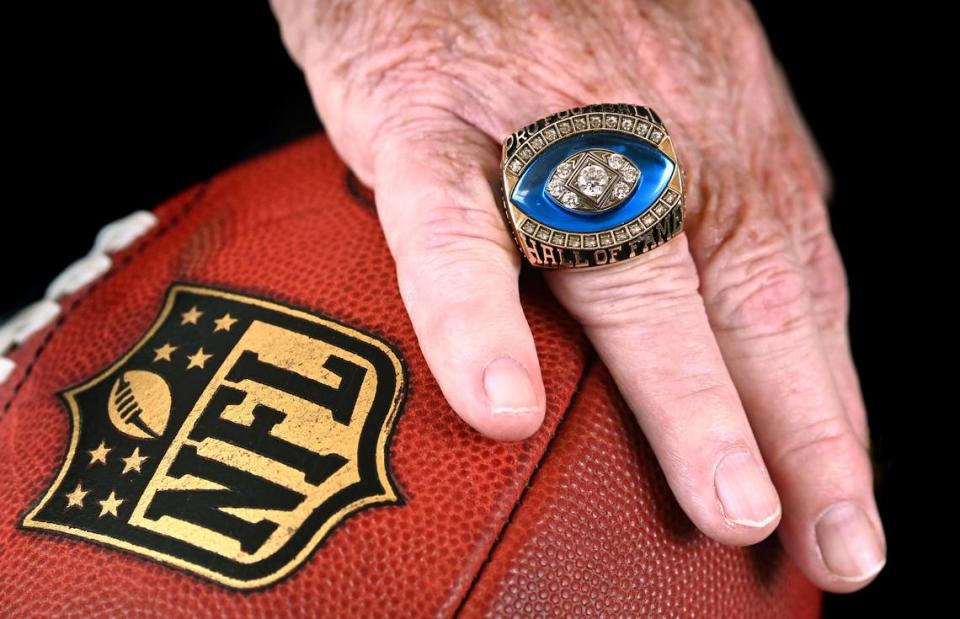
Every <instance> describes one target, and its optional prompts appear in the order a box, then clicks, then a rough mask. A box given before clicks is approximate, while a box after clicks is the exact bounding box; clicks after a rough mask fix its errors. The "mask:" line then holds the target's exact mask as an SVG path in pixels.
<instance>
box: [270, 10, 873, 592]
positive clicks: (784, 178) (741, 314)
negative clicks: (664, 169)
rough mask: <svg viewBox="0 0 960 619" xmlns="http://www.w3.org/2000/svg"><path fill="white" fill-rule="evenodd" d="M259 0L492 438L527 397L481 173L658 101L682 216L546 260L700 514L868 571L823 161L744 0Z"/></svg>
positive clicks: (856, 407) (449, 391) (509, 277)
mask: <svg viewBox="0 0 960 619" xmlns="http://www.w3.org/2000/svg"><path fill="white" fill-rule="evenodd" d="M274 8H275V12H276V14H277V16H278V19H279V21H280V23H281V26H282V29H283V35H284V39H285V41H286V44H287V46H288V48H289V49H290V51H291V54H292V55H293V57H294V58H295V60H296V61H297V62H298V63H299V64H300V65H301V67H302V68H303V69H304V71H305V73H306V76H307V80H308V83H309V85H310V88H311V91H312V94H313V98H314V101H315V104H316V107H317V110H318V112H319V114H320V116H321V118H322V120H323V122H324V125H325V126H326V128H327V132H328V134H329V136H330V138H331V140H332V142H333V144H334V145H335V147H336V148H337V150H338V152H339V153H340V154H341V156H342V157H343V158H344V159H345V161H346V162H347V163H348V164H349V165H350V166H351V167H352V168H353V170H354V171H355V173H356V174H357V175H358V176H359V177H360V179H361V180H362V181H363V182H365V183H366V184H368V185H370V186H372V187H373V188H374V190H375V193H376V200H377V210H378V213H379V216H380V220H381V224H382V226H383V229H384V232H385V235H386V239H387V242H388V244H389V247H390V250H391V252H392V253H393V256H394V258H395V260H396V265H397V275H398V281H399V285H400V292H401V295H402V297H403V300H404V303H405V304H406V307H407V310H408V312H409V314H410V318H411V320H412V322H413V326H414V329H415V331H416V333H417V337H418V340H419V342H420V346H421V348H422V350H423V354H424V357H425V358H426V360H427V363H428V364H429V366H430V368H431V371H432V372H433V374H434V376H435V377H436V379H437V382H438V383H439V385H440V388H441V389H442V391H443V393H444V394H445V396H446V398H447V399H448V401H449V402H450V404H451V406H452V407H453V408H454V410H456V412H457V413H458V414H459V415H460V416H461V417H462V418H463V419H464V420H465V421H466V422H467V423H469V424H470V425H471V426H473V427H474V428H476V429H477V430H479V431H480V432H482V433H483V434H485V435H487V436H490V437H492V438H496V439H504V440H517V439H522V438H525V437H527V436H529V435H530V434H532V433H533V432H534V431H535V430H536V429H537V428H538V427H539V425H540V423H541V421H542V419H543V414H544V400H545V397H544V389H543V383H542V380H541V374H540V368H539V365H538V362H537V355H536V351H535V349H534V343H533V338H532V336H531V333H530V329H529V327H528V326H527V324H526V322H525V320H524V315H523V312H522V309H521V306H520V300H519V294H518V286H517V275H518V271H519V268H520V256H519V254H518V252H517V250H516V248H515V246H514V244H513V241H512V240H511V238H510V235H509V233H508V231H507V229H506V227H505V225H504V222H503V220H502V217H501V215H500V212H499V207H498V205H497V202H496V197H495V196H496V193H495V187H496V186H497V185H496V184H497V183H498V182H499V180H498V179H499V169H498V168H499V146H498V142H499V140H501V139H503V138H504V137H505V136H507V135H508V134H509V133H511V132H512V131H514V130H515V129H516V128H518V127H520V126H522V125H525V124H527V123H530V122H532V121H534V120H535V119H537V118H541V117H543V116H546V115H547V114H549V113H551V112H556V111H559V110H563V109H567V108H570V107H574V106H579V105H585V104H589V103H599V102H620V101H623V102H630V103H637V104H642V105H649V106H650V107H652V108H653V109H655V110H656V111H657V112H658V113H659V115H660V116H661V117H662V118H663V120H664V122H665V123H666V125H667V127H668V129H669V130H670V133H671V136H672V137H673V140H674V144H675V145H676V147H677V150H678V155H679V158H680V161H681V163H682V164H683V165H684V167H685V168H686V171H687V176H686V186H687V199H686V204H687V219H686V224H685V227H686V228H685V229H686V232H685V233H683V234H681V235H679V236H678V237H677V238H676V239H674V240H672V241H670V242H669V243H667V244H665V245H664V246H662V247H660V248H657V249H655V250H653V251H652V252H650V253H648V254H645V255H643V256H641V257H638V258H636V259H633V260H630V261H627V262H624V263H620V264H617V265H613V266H607V267H604V268H600V269H587V270H584V271H566V272H550V273H547V274H546V275H545V276H546V278H547V280H548V282H549V285H550V286H551V288H552V290H553V292H554V294H555V295H556V296H557V298H558V299H559V301H560V302H561V303H562V304H563V305H564V307H566V309H567V310H568V311H569V312H570V313H571V314H572V315H573V316H574V317H575V318H577V319H578V320H579V321H580V323H581V324H582V325H583V327H584V330H585V332H586V334H587V336H588V337H589V338H590V340H591V342H592V343H593V345H594V346H595V348H596V349H597V351H598V354H599V355H600V357H601V358H602V359H603V361H604V362H605V363H606V365H607V366H608V368H609V369H610V372H611V374H612V375H613V377H614V379H615V380H616V382H617V385H618V386H619V388H620V390H621V392H622V394H623V396H624V398H625V400H626V402H627V403H628V404H629V406H630V407H631V409H632V410H633V411H634V412H635V414H636V417H637V420H638V421H639V423H640V426H641V428H642V429H643V431H644V433H645V435H646V437H647V438H648V440H649V441H650V444H651V446H652V447H653V449H654V451H655V452H656V454H657V457H658V459H659V461H660V464H661V466H662V468H663V470H664V472H665V474H666V477H667V480H668V482H669V484H670V486H671V489H672V490H673V492H674V494H675V495H676V497H677V500H678V501H679V503H680V505H681V506H682V507H683V509H684V510H685V512H686V513H687V514H688V515H689V517H690V519H691V520H692V521H693V522H694V523H695V524H696V526H697V527H698V528H699V529H701V530H702V531H703V532H704V533H705V534H707V535H708V536H710V537H712V538H714V539H717V540H719V541H721V542H725V543H729V544H736V545H746V544H752V543H755V542H758V541H760V540H761V539H763V538H765V537H766V536H768V535H769V534H770V533H771V532H772V531H773V530H774V528H776V527H777V525H778V524H779V531H780V536H781V540H782V542H783V545H784V547H785V548H786V550H787V552H788V553H789V554H790V555H791V556H792V558H793V559H794V560H795V561H796V563H797V564H798V565H799V566H800V568H801V569H802V570H803V571H804V572H805V573H806V575H807V576H808V578H810V580H811V581H813V582H814V583H816V584H817V585H819V586H820V587H822V588H824V589H827V590H830V591H836V592H844V591H853V590H856V589H859V588H860V587H862V586H864V585H865V584H866V583H867V582H869V581H870V580H871V579H872V578H873V577H874V575H875V574H876V573H877V572H879V570H880V569H881V568H882V566H883V564H884V562H885V556H886V550H885V549H886V544H885V541H884V535H883V529H882V525H881V522H880V518H879V515H878V512H877V508H876V503H875V500H874V497H873V492H872V471H871V466H870V458H869V453H868V450H869V433H868V430H867V421H866V413H865V410H864V405H863V401H862V398H861V395H860V390H859V384H858V380H857V375H856V370H855V368H854V365H853V362H852V359H851V356H850V352H849V347H848V342H847V331H846V317H847V293H846V281H845V275H844V271H843V267H842V264H841V261H840V258H839V255H838V253H837V250H836V247H835V244H834V241H833V238H832V236H831V234H830V227H829V220H828V214H827V210H826V205H825V203H826V199H827V198H828V196H829V191H830V189H829V184H830V181H829V177H828V173H827V171H826V170H825V166H824V165H823V163H822V162H821V160H820V157H819V153H818V151H817V149H816V147H815V145H814V144H813V142H812V140H811V138H810V136H809V134H808V132H807V130H806V128H805V126H804V125H803V121H802V120H801V118H800V116H799V114H798V113H797V111H796V109H795V107H794V103H793V101H792V98H791V96H790V93H789V91H788V88H787V86H786V84H785V81H784V80H783V79H782V76H781V74H780V72H779V68H778V66H777V65H776V63H775V61H774V60H773V58H772V56H771V54H770V51H769V49H768V46H767V43H766V40H765V38H764V35H763V32H762V29H761V27H760V25H759V23H758V22H757V19H756V17H755V15H754V14H753V12H752V10H751V8H750V6H749V5H748V4H747V3H745V2H743V1H742V0H689V1H683V2H676V1H670V2H668V1H665V0H661V1H657V0H646V1H644V0H638V1H636V2H616V1H612V0H611V1H610V2H592V3H584V2H577V1H575V0H559V1H558V0H554V1H551V2H527V3H516V2H507V1H504V0H468V1H463V2H447V1H445V0H423V1H421V2H414V3H411V2H403V1H400V0H386V1H381V2H364V1H356V0H341V1H330V2H318V3H304V2H295V1H293V0H274ZM768 471H769V472H768ZM781 504H782V509H781Z"/></svg>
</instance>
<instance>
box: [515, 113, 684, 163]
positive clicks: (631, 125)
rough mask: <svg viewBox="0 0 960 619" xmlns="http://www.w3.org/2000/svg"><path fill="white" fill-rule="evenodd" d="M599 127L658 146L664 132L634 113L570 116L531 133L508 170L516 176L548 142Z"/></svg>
mask: <svg viewBox="0 0 960 619" xmlns="http://www.w3.org/2000/svg"><path fill="white" fill-rule="evenodd" d="M600 129H607V130H611V131H621V132H623V133H629V134H630V135H637V136H640V137H641V138H643V139H645V140H647V141H648V142H650V143H652V144H653V145H655V146H659V145H660V142H661V141H663V138H664V136H665V135H666V134H665V133H664V131H663V127H661V126H660V125H657V124H656V123H651V122H650V121H648V120H646V119H640V118H637V117H636V116H629V115H626V114H611V113H603V114H601V113H597V114H583V115H582V116H573V117H570V118H564V119H561V120H558V121H556V122H554V123H552V124H549V125H547V126H546V127H544V128H543V129H541V130H540V131H538V132H537V133H535V134H533V135H532V136H531V137H530V139H528V140H527V141H525V142H524V143H523V144H522V145H521V146H520V147H519V148H518V149H517V151H516V153H515V154H514V156H513V157H511V158H510V161H509V162H508V163H507V170H509V171H510V172H512V173H513V174H515V175H518V176H519V175H520V173H521V172H523V169H524V167H526V165H527V164H528V163H529V162H530V160H531V159H533V156H534V155H536V154H537V153H538V152H540V151H541V150H543V149H544V148H546V147H547V146H549V145H550V143H552V142H555V141H557V140H558V139H560V138H565V137H567V136H569V135H574V134H577V133H584V132H587V131H597V130H600Z"/></svg>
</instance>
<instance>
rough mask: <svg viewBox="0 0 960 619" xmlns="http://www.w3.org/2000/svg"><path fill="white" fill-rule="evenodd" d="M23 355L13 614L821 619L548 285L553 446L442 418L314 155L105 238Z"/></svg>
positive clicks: (9, 493) (380, 267) (9, 547)
mask: <svg viewBox="0 0 960 619" xmlns="http://www.w3.org/2000/svg"><path fill="white" fill-rule="evenodd" d="M67 275H68V276H67V277H65V278H64V279H61V280H60V281H58V282H55V284H56V285H52V286H51V288H50V290H49V291H48V293H47V297H46V298H45V299H43V300H41V301H38V303H37V304H36V305H35V306H33V307H31V308H27V309H26V310H24V312H22V313H21V314H20V315H18V316H17V317H15V318H14V319H13V320H12V321H11V322H10V323H9V324H8V325H6V326H5V327H3V330H2V331H0V355H2V357H0V359H2V363H0V380H2V382H0V549H2V550H0V609H2V611H0V614H2V615H4V616H11V617H32V616H53V615H64V614H71V615H77V616H83V617H109V616H116V615H138V616H165V617H178V616H183V617H197V616H237V617H242V616H280V615H282V616H310V617H451V616H462V617H513V616H521V617H537V616H551V617H582V616H596V617H650V616H710V617H713V616H737V617H814V616H819V613H820V608H821V594H820V592H819V591H818V590H817V589H816V588H815V587H814V586H813V585H812V584H810V583H809V582H808V581H807V580H806V579H805V578H804V577H803V576H802V574H801V573H800V572H799V570H798V569H797V568H796V567H794V565H793V564H792V563H791V562H790V560H789V559H788V558H787V556H786V554H785V553H784V552H783V550H782V549H781V547H780V546H779V543H778V541H777V539H776V536H772V537H771V538H770V539H768V540H766V541H765V542H763V543H762V544H759V545H757V546H753V547H746V548H738V547H730V546H725V545H722V544H720V543H718V542H715V541H712V540H710V539H708V538H706V537H705V536H704V535H702V534H701V533H700V532H699V531H698V530H697V529H696V528H695V527H694V525H693V524H692V523H691V522H690V521H689V520H688V518H687V517H686V515H685V514H684V513H683V511H682V510H681V508H680V507H679V505H678V504H677V503H676V501H675V499H674V498H673V495H672V494H671V492H670V489H669V487H668V485H667V483H666V481H665V479H664V477H663V474H662V473H661V471H660V469H659V466H658V464H657V461H656V459H655V457H654V455H653V453H652V451H651V449H650V447H649V446H648V444H647V442H646V441H645V439H644V437H643V435H642V433H641V432H640V430H639V428H638V426H637V424H636V422H635V420H634V417H633V415H632V414H631V413H630V411H629V410H628V409H627V408H626V407H625V406H624V403H623V402H622V401H621V399H620V396H619V395H618V393H617V391H616V388H615V387H614V385H613V383H612V381H611V379H610V377H609V376H608V374H607V371H606V370H605V368H604V367H603V366H602V364H601V363H599V362H598V360H597V358H596V356H595V355H594V354H593V352H592V351H591V350H590V348H589V345H588V343H587V341H586V340H585V338H584V336H583V334H582V332H581V330H580V328H579V326H578V325H577V324H576V323H575V322H574V321H573V320H572V319H571V318H570V317H569V316H567V315H565V314H564V313H563V312H562V311H561V310H560V309H559V306H558V304H557V303H556V302H555V301H554V300H553V299H552V297H551V296H550V293H549V292H548V290H547V288H546V287H545V285H544V284H543V283H542V281H541V280H540V278H539V276H537V275H536V274H533V273H527V272H524V274H523V275H522V277H521V282H520V284H521V286H520V287H521V290H522V296H523V303H524V308H525V311H526V315H527V318H528V320H529V323H530V325H531V328H532V330H533V334H534V337H535V340H536V344H537V350H538V353H539V358H540V362H541V365H542V367H543V377H544V382H545V386H546V393H547V414H546V420H545V423H544V425H543V427H542V428H541V429H540V430H539V431H538V432H537V433H536V434H535V435H534V436H533V437H531V438H530V439H528V440H525V441H521V442H515V443H504V442H496V441H493V440H490V439H486V438H484V437H482V436H481V435H479V434H478V433H477V432H475V431H474V430H472V429H471V428H470V427H469V426H467V425H466V424H465V423H464V422H462V421H461V420H460V419H459V418H458V417H457V415H456V414H455V413H454V412H453V411H452V410H451V409H450V408H449V406H448V405H447V403H446V401H445V400H444V398H443V396H442V394H441V392H440V390H439V388H438V387H437V384H436V383H435V382H434V380H433V378H432V376H431V374H430V372H429V370H428V368H427V365H426V363H425V361H424V359H423V357H422V356H421V353H420V352H419V349H418V346H417V340H416V337H415V335H414V332H413V329H412V327H411V325H410V322H409V320H408V318H407V315H406V313H405V311H404V307H403V305H402V302H401V299H400V295H399V292H398V289H397V282H396V280H395V276H394V267H393V262H392V259H391V256H390V253H389V252H388V250H387V247H386V244H385V242H384V239H383V236H382V233H381V231H380V227H379V224H378V221H377V217H376V213H375V211H374V209H373V196H371V194H370V193H369V192H368V191H367V190H366V189H365V188H364V187H362V185H361V184H360V183H359V182H358V181H357V180H356V178H355V177H353V176H352V175H351V173H350V172H349V171H348V169H347V168H346V167H345V166H344V164H343V163H342V162H341V161H340V160H339V159H338V158H337V156H336V154H335V153H334V151H333V149H332V148H331V146H330V144H329V142H328V141H327V139H326V138H325V137H324V136H323V135H315V136H311V137H309V138H307V139H304V140H301V141H299V142H296V143H293V144H290V145H288V146H286V147H284V148H282V149H279V150H277V151H274V152H271V153H268V154H266V155H263V156H260V157H258V158H256V159H253V160H251V161H249V162H247V163H245V164H242V165H240V166H237V167H235V168H233V169H231V170H228V171H226V172H224V173H222V174H221V175H219V176H216V177H214V178H213V179H211V180H209V181H208V182H204V183H202V184H200V185H198V186H195V187H191V188H189V189H188V190H186V191H184V192H182V193H181V194H180V195H178V196H175V197H174V198H172V199H170V200H169V201H167V202H166V203H164V204H161V205H160V206H158V207H157V208H156V209H155V210H154V211H153V212H152V213H138V214H134V215H133V216H131V217H130V218H128V219H126V220H124V221H121V222H117V223H116V224H113V225H112V226H111V227H108V228H107V229H106V230H105V231H104V233H103V234H102V235H101V236H100V237H99V238H98V240H97V241H96V242H95V243H94V248H93V250H92V251H91V254H90V255H89V256H86V257H84V258H81V259H80V260H79V261H78V263H77V264H76V265H74V266H72V267H70V269H68V270H67Z"/></svg>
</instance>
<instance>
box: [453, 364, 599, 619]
mask: <svg viewBox="0 0 960 619" xmlns="http://www.w3.org/2000/svg"><path fill="white" fill-rule="evenodd" d="M596 364H597V355H596V352H595V351H594V350H593V349H592V348H590V349H588V353H587V358H586V361H585V362H584V364H583V371H582V373H581V374H580V377H579V378H578V379H577V384H576V385H575V386H574V388H573V392H572V393H571V394H570V401H569V402H568V403H567V407H566V408H564V409H563V413H562V414H561V415H560V420H559V421H558V422H557V425H556V426H555V427H554V429H553V433H552V434H551V435H550V438H549V439H548V440H547V444H546V445H545V446H544V448H543V455H542V456H541V457H540V459H539V460H538V461H537V464H536V466H534V467H533V471H531V472H530V477H529V478H528V479H527V483H526V485H524V487H523V489H522V490H521V491H520V496H518V497H517V500H516V502H515V503H514V504H513V507H512V508H510V513H509V514H508V515H507V517H506V519H504V521H503V524H502V525H501V526H500V530H499V531H498V532H497V536H496V537H495V538H494V540H493V543H492V544H491V545H490V549H489V550H488V551H487V556H486V558H484V560H483V563H481V564H480V567H479V568H477V571H476V573H475V574H474V575H473V578H472V579H471V581H470V585H469V586H468V587H467V590H466V591H465V592H464V594H463V596H462V597H461V599H460V603H459V604H458V605H457V608H456V610H454V612H453V614H452V615H451V617H459V616H460V615H461V614H462V613H463V610H464V607H465V606H466V604H467V602H469V601H470V599H471V598H472V596H473V592H474V589H476V587H477V585H478V584H479V582H480V579H481V578H483V575H484V573H485V572H486V569H487V566H489V565H490V563H491V562H492V561H493V556H494V554H495V553H496V552H497V549H498V548H499V547H500V542H502V541H503V538H504V536H506V534H507V533H508V530H509V528H510V524H511V523H512V522H513V519H514V517H515V516H516V513H517V510H519V509H520V508H521V507H522V506H523V503H524V499H525V498H526V496H527V493H528V492H529V491H530V489H531V488H532V487H533V485H534V484H535V483H536V481H537V477H538V475H539V474H540V469H541V467H542V466H543V464H544V462H545V461H546V460H547V458H548V457H549V456H550V447H551V446H552V445H553V443H554V441H555V440H556V439H557V436H558V435H559V434H560V429H561V428H562V426H563V424H564V423H565V422H566V421H567V416H568V414H569V412H570V411H571V410H572V409H573V407H574V406H576V405H577V403H578V402H579V401H580V396H581V387H582V386H583V383H584V381H586V380H587V377H588V376H590V373H591V371H592V370H593V368H594V366H595V365H596Z"/></svg>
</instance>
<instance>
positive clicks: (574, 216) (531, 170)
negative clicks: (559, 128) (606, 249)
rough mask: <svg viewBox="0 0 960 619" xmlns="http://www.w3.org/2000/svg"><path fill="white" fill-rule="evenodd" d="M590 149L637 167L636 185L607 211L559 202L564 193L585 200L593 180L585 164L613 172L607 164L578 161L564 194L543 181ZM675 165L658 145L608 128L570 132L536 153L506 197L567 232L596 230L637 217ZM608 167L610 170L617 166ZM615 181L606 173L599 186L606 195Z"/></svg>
mask: <svg viewBox="0 0 960 619" xmlns="http://www.w3.org/2000/svg"><path fill="white" fill-rule="evenodd" d="M591 149H603V150H606V151H612V152H614V153H617V154H619V155H621V156H622V157H623V158H624V159H625V160H626V161H628V162H629V163H630V164H632V165H633V166H636V169H638V170H639V174H638V176H639V178H638V180H637V181H636V188H635V189H633V191H632V193H631V194H630V195H629V196H628V198H627V199H626V200H624V201H623V202H622V203H621V204H619V205H617V206H614V207H613V208H609V209H606V210H602V211H592V212H591V211H587V210H574V209H572V208H569V207H565V206H564V205H563V202H562V200H563V198H565V197H566V198H568V199H569V198H570V196H574V197H575V199H577V200H578V201H579V202H580V203H583V202H585V201H586V200H587V199H589V197H590V196H589V195H584V194H585V193H587V194H589V193H591V191H590V189H591V187H593V186H594V185H590V184H588V183H589V177H587V175H586V174H585V172H589V171H590V170H589V169H587V168H589V167H590V166H591V165H593V166H595V167H594V168H593V169H598V168H599V169H600V170H602V172H600V174H601V175H604V174H605V175H607V176H608V177H610V176H613V174H611V170H610V169H603V168H602V167H600V165H598V164H591V163H589V162H584V163H586V164H587V165H586V166H584V165H583V164H581V167H580V168H578V169H574V170H573V171H572V172H571V173H570V175H569V176H568V178H567V181H568V182H567V183H566V188H565V189H566V191H565V192H564V193H562V194H560V195H559V196H556V197H555V196H553V195H551V194H550V192H549V191H548V183H549V181H550V179H551V175H552V174H553V173H554V170H556V169H557V167H558V166H559V165H560V164H561V163H562V162H564V161H565V160H567V159H568V158H570V157H571V156H574V155H575V154H576V153H580V152H583V151H589V150H591ZM675 167H676V166H675V165H674V163H673V162H672V161H670V159H669V158H667V156H666V155H664V154H663V153H662V152H661V151H660V150H659V149H657V148H655V147H654V146H651V145H650V144H649V143H647V142H644V141H643V140H641V139H639V138H635V137H631V136H628V135H623V134H619V133H613V132H607V131H598V132H596V133H587V134H582V135H575V136H573V137H570V138H567V139H565V140H560V141H558V142H555V143H554V144H551V145H550V146H548V147H547V148H546V149H544V150H542V151H541V152H540V153H538V154H537V156H536V157H535V158H534V159H533V160H531V161H530V163H529V165H528V166H527V169H526V170H525V171H524V172H523V174H522V175H521V176H520V181H519V182H518V183H517V186H516V188H515V189H514V190H513V194H512V195H511V196H510V199H511V201H512V202H513V204H514V205H516V207H517V208H518V209H520V210H521V211H523V212H524V213H525V214H527V215H529V216H530V217H532V218H534V219H536V220H538V221H541V222H543V223H544V224H547V225H548V226H550V227H552V228H557V229H559V230H566V231H570V232H598V231H601V230H607V229H610V228H614V227H616V226H620V225H623V224H625V223H627V222H628V221H630V220H632V219H636V218H637V217H639V216H640V215H642V214H643V213H644V212H645V211H646V210H647V209H649V208H650V207H651V206H653V204H654V203H655V202H656V201H657V198H659V197H660V195H661V194H662V193H663V192H664V190H665V189H666V188H667V184H668V183H669V182H670V179H671V177H672V176H673V172H674V169H675ZM612 172H613V173H614V174H615V173H616V170H613V171H612ZM601 178H602V176H601ZM578 181H580V182H579V183H578ZM616 182H618V181H617V180H616V179H613V178H611V179H610V180H609V181H607V182H606V183H604V185H605V186H602V187H600V189H603V190H604V192H605V193H608V194H609V193H611V192H612V191H613V190H614V189H615V188H616V184H615V183H616ZM620 182H622V181H620ZM578 189H579V191H578ZM594 191H596V190H594Z"/></svg>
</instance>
